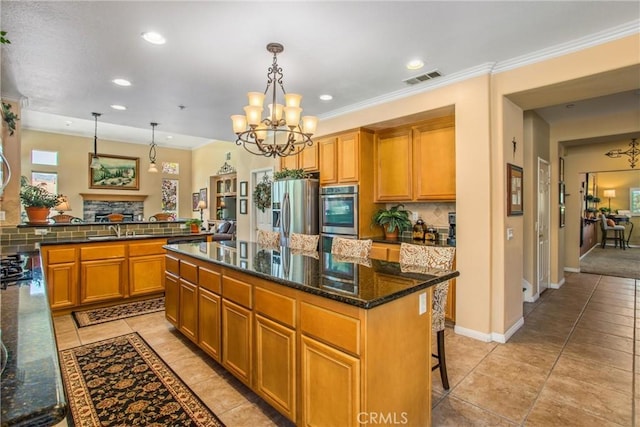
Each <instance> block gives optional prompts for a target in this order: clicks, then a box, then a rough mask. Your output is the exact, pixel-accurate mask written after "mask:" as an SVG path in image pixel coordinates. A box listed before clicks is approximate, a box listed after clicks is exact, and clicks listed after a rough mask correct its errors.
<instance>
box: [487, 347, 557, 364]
mask: <svg viewBox="0 0 640 427" xmlns="http://www.w3.org/2000/svg"><path fill="white" fill-rule="evenodd" d="M493 354H495V355H498V356H502V357H504V358H506V359H511V360H515V361H519V362H522V363H528V364H530V365H533V366H536V367H538V368H540V369H543V370H549V369H551V367H552V366H553V364H554V363H555V361H556V359H557V358H558V355H559V354H560V352H559V351H558V352H550V351H542V350H536V349H533V348H528V347H527V346H523V345H519V344H511V343H509V342H507V343H506V344H502V345H500V346H498V347H496V349H495V350H494V351H493Z"/></svg>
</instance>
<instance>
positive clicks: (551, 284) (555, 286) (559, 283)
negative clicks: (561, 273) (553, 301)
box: [549, 268, 580, 289]
mask: <svg viewBox="0 0 640 427" xmlns="http://www.w3.org/2000/svg"><path fill="white" fill-rule="evenodd" d="M566 270H567V269H566V268H565V271H566ZM579 272H580V271H577V273H579ZM562 285H564V277H563V278H562V279H560V282H558V283H549V289H560V288H561V287H562Z"/></svg>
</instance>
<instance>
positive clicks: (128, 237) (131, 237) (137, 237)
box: [87, 234, 153, 240]
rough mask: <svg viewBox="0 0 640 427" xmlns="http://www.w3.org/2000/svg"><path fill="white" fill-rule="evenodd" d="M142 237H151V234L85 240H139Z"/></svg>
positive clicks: (89, 237) (97, 237)
mask: <svg viewBox="0 0 640 427" xmlns="http://www.w3.org/2000/svg"><path fill="white" fill-rule="evenodd" d="M142 237H153V234H135V235H133V236H132V235H129V236H120V237H117V236H88V237H87V240H125V239H127V240H131V239H140V238H142Z"/></svg>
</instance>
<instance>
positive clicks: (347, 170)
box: [336, 132, 360, 183]
mask: <svg viewBox="0 0 640 427" xmlns="http://www.w3.org/2000/svg"><path fill="white" fill-rule="evenodd" d="M336 156H337V160H338V182H340V183H343V182H344V183H346V182H358V179H359V178H360V173H359V171H360V136H359V134H358V132H352V133H348V134H344V135H340V136H338V149H337V154H336Z"/></svg>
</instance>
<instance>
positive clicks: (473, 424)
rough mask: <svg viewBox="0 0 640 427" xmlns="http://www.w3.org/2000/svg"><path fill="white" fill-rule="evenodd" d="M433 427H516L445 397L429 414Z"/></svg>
mask: <svg viewBox="0 0 640 427" xmlns="http://www.w3.org/2000/svg"><path fill="white" fill-rule="evenodd" d="M431 425H432V426H433V427H484V426H504V427H507V426H516V425H517V424H516V423H513V422H511V421H509V420H506V419H504V418H502V417H500V416H498V415H496V414H492V413H491V412H489V411H486V410H484V409H482V408H479V407H478V406H475V405H472V404H470V403H468V402H465V401H463V400H460V399H457V398H455V397H453V396H447V397H445V398H444V399H443V400H442V401H441V402H440V403H439V404H438V405H437V406H436V407H435V408H434V409H433V411H432V413H431Z"/></svg>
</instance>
